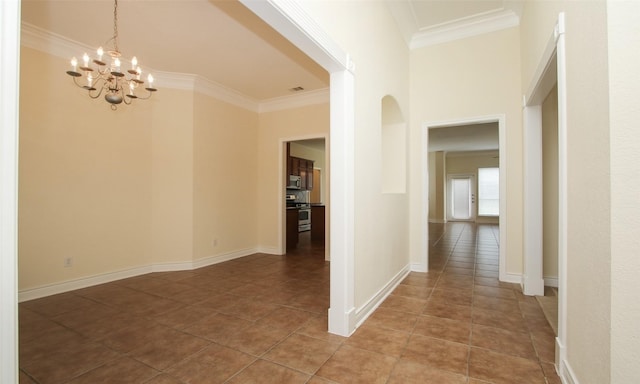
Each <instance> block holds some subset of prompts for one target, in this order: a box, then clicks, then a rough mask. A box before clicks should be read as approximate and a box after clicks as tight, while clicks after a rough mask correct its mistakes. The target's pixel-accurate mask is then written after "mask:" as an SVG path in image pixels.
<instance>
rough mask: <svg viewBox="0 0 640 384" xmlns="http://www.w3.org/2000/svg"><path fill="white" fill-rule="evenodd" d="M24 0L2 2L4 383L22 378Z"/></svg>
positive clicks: (0, 335) (0, 297) (0, 329)
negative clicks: (20, 209) (20, 158)
mask: <svg viewBox="0 0 640 384" xmlns="http://www.w3.org/2000/svg"><path fill="white" fill-rule="evenodd" d="M20 4H21V3H20V1H16V0H12V1H0V308H2V310H0V382H1V383H17V382H18V132H19V130H18V127H19V116H20V115H19V105H18V104H19V100H20V97H19V95H20V83H19V81H20Z"/></svg>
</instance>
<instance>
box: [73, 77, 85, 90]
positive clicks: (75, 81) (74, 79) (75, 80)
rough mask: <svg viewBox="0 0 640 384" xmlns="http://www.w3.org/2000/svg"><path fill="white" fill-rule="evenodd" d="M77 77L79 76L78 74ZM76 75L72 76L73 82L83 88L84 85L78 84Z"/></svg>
mask: <svg viewBox="0 0 640 384" xmlns="http://www.w3.org/2000/svg"><path fill="white" fill-rule="evenodd" d="M78 77H79V76H78ZM78 77H74V78H73V83H74V84H75V85H76V86H77V87H78V88H84V85H80V84H78Z"/></svg>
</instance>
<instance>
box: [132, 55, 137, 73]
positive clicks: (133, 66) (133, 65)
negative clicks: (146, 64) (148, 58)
mask: <svg viewBox="0 0 640 384" xmlns="http://www.w3.org/2000/svg"><path fill="white" fill-rule="evenodd" d="M137 65H138V59H136V57H135V56H133V59H131V69H133V70H135V69H136V66H137Z"/></svg>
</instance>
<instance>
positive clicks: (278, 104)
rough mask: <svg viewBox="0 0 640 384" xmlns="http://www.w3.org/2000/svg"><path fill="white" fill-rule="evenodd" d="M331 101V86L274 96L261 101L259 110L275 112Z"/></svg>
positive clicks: (261, 111)
mask: <svg viewBox="0 0 640 384" xmlns="http://www.w3.org/2000/svg"><path fill="white" fill-rule="evenodd" d="M325 103H329V88H323V89H318V90H315V91H309V92H305V93H302V94H297V95H295V96H283V97H274V98H273V99H268V100H264V101H263V102H261V103H260V108H259V110H258V112H260V113H263V112H273V111H279V110H283V109H291V108H299V107H305V106H307V105H315V104H325Z"/></svg>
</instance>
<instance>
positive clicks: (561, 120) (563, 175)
mask: <svg viewBox="0 0 640 384" xmlns="http://www.w3.org/2000/svg"><path fill="white" fill-rule="evenodd" d="M554 35H555V36H557V40H558V42H557V44H556V58H557V66H558V67H557V68H558V71H557V76H558V173H559V174H558V178H559V183H558V203H559V206H558V278H559V281H558V338H559V340H560V342H561V343H562V345H567V297H568V295H567V269H568V268H567V260H568V257H567V254H568V252H567V232H568V230H567V217H568V213H567V207H568V199H567V196H568V192H567V188H568V187H567V70H566V47H565V21H564V12H562V13H560V14H559V15H558V24H557V25H556V28H555V30H554ZM560 352H561V354H560V357H561V358H562V359H563V360H566V358H567V352H566V348H563V349H562V350H561V351H560ZM567 367H568V364H567ZM569 372H571V375H573V373H572V372H573V371H571V370H570V369H569ZM576 384H577V380H576Z"/></svg>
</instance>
